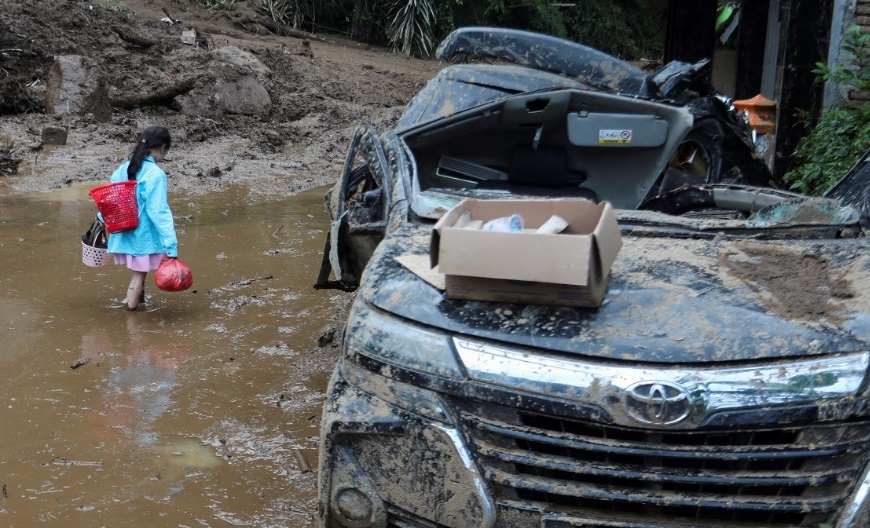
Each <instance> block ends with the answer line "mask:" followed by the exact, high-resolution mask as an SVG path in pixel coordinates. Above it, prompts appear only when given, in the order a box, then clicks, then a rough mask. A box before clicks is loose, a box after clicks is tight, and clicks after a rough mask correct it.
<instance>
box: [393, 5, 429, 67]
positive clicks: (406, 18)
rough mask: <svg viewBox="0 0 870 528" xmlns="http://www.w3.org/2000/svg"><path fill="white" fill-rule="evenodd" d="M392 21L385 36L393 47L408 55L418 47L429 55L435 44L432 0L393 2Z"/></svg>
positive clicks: (423, 53)
mask: <svg viewBox="0 0 870 528" xmlns="http://www.w3.org/2000/svg"><path fill="white" fill-rule="evenodd" d="M392 12H393V13H394V15H393V17H392V22H391V23H390V27H389V28H388V30H387V37H388V38H389V39H390V44H391V45H392V46H393V49H399V50H401V51H402V52H403V53H405V54H406V55H410V54H411V51H412V49H419V50H420V52H421V54H422V55H429V53H430V52H431V51H432V48H433V47H434V46H435V36H434V34H433V31H434V28H435V7H434V5H433V3H432V0H397V1H395V2H394V3H393V6H392Z"/></svg>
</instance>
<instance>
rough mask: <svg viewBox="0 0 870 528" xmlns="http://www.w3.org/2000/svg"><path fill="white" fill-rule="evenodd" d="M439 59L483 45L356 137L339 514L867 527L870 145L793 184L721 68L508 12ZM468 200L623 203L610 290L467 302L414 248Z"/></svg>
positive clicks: (432, 522)
mask: <svg viewBox="0 0 870 528" xmlns="http://www.w3.org/2000/svg"><path fill="white" fill-rule="evenodd" d="M438 53H439V56H440V57H441V58H444V59H446V60H456V59H458V58H463V59H465V58H467V59H469V60H468V61H466V62H464V63H458V64H453V65H451V66H448V67H447V68H445V69H444V70H443V71H442V72H440V73H439V75H438V76H437V77H436V78H434V79H433V80H432V81H431V82H430V83H429V84H428V85H427V86H426V87H424V88H423V89H422V90H421V92H420V93H419V94H418V95H417V96H416V97H415V98H414V100H413V101H411V103H410V104H409V105H408V107H407V109H406V111H405V113H404V115H403V116H402V117H401V118H400V121H399V124H398V126H397V127H396V128H395V129H394V130H391V131H388V132H386V133H384V134H381V135H378V134H377V133H376V132H375V131H374V130H373V129H372V128H371V127H370V126H362V127H360V129H359V131H358V133H357V135H356V137H355V138H354V140H353V142H352V144H351V148H350V152H349V154H348V158H347V161H346V163H345V166H344V170H343V174H342V175H341V178H340V180H339V182H338V183H337V184H336V186H335V187H334V188H333V190H332V191H330V193H328V195H327V206H328V208H329V210H330V212H331V214H332V216H333V222H332V225H331V227H330V231H329V235H328V240H327V244H326V249H325V252H324V260H323V268H322V270H321V274H320V277H319V278H318V287H320V288H327V287H337V288H341V289H347V290H353V289H355V290H357V294H356V298H355V299H354V303H353V306H352V308H351V312H350V315H349V317H348V321H347V323H346V326H345V328H344V331H343V334H342V345H341V347H342V354H341V357H340V359H339V361H338V363H337V365H336V368H335V371H334V373H333V376H332V378H331V380H330V384H329V388H328V392H327V395H326V401H325V404H324V410H323V416H322V422H321V439H320V441H321V444H320V460H319V502H320V523H321V525H322V526H325V527H347V528H368V527H378V528H383V527H403V528H409V527H411V528H443V527H451V528H471V527H475V528H481V527H486V528H489V527H493V528H506V527H520V526H535V527H542V528H572V527H577V528H579V527H584V528H605V527H607V528H615V527H620V528H628V527H630V528H665V527H667V528H675V527H676V528H689V527H692V528H699V527H704V528H724V527H729V528H734V527H737V528H749V527H753V528H754V527H759V526H773V527H782V528H785V527H814V528H825V527H837V528H858V527H865V526H870V465H868V462H870V407H868V405H867V404H868V402H870V376H868V369H870V293H868V292H870V288H868V286H870V252H868V249H870V243H868V239H867V237H866V232H867V227H868V222H870V219H868V205H867V200H868V198H867V187H868V183H867V182H868V181H870V177H868V163H867V162H866V161H867V160H866V156H865V158H864V159H862V161H861V162H860V163H859V164H858V165H857V166H856V167H855V169H853V171H852V172H851V173H850V174H849V175H847V176H846V177H845V178H844V179H843V180H842V182H841V184H839V185H838V186H835V187H834V188H833V189H832V191H831V193H829V195H828V196H826V197H807V196H802V195H800V194H796V193H793V192H789V191H786V190H782V189H781V188H779V187H780V186H779V185H778V182H776V181H774V180H773V178H772V177H771V176H770V174H769V172H768V171H767V170H766V168H765V166H764V164H763V163H762V162H761V161H760V160H759V159H758V157H757V154H756V153H755V152H754V149H753V145H752V141H751V138H750V136H749V132H748V131H747V130H746V128H745V125H744V124H742V123H741V122H740V119H739V116H738V115H736V114H735V113H734V112H733V110H732V109H731V108H730V106H729V104H728V101H727V100H726V99H725V98H723V97H721V95H719V94H716V93H715V92H714V91H711V88H710V87H709V84H708V82H707V81H706V80H705V79H703V77H705V74H704V70H705V65H703V64H700V65H688V64H674V65H668V66H665V68H663V70H662V71H661V72H659V73H657V74H652V75H648V74H646V73H644V72H643V71H641V70H639V69H637V68H634V67H632V66H631V65H629V64H626V63H623V62H621V61H618V60H617V59H614V58H613V57H609V56H606V55H604V54H602V53H600V52H598V51H596V50H591V49H589V48H586V47H584V46H582V45H580V44H576V43H571V42H567V41H562V40H559V39H555V38H553V37H549V36H545V35H538V34H534V33H528V32H521V31H515V30H506V29H494V28H466V29H462V30H458V31H457V32H455V33H454V34H452V35H450V36H449V37H448V38H447V39H446V40H445V41H444V42H443V43H442V44H441V46H440V47H439V51H438ZM480 58H484V59H486V62H477V61H475V59H480ZM469 198H472V199H477V200H499V201H504V200H528V199H553V200H559V199H565V198H571V199H584V200H587V201H588V202H590V203H593V204H608V207H612V208H613V210H614V212H615V218H616V220H617V222H618V227H619V230H618V231H619V233H620V235H619V236H620V237H621V244H622V248H621V250H620V251H619V253H618V255H617V256H616V258H615V259H614V261H613V263H612V266H611V268H610V277H609V283H608V284H607V287H606V291H605V293H604V298H603V301H602V302H601V303H600V306H596V307H576V306H560V305H554V304H536V303H523V302H491V301H478V300H460V299H456V298H451V297H449V296H447V295H446V294H445V291H444V289H443V287H441V286H439V283H438V278H437V276H438V269H437V268H436V269H431V268H430V266H428V265H427V266H422V267H420V268H415V267H414V266H411V265H409V262H425V263H428V262H429V259H430V248H431V241H432V236H433V228H434V226H435V224H436V222H437V221H438V220H439V219H441V218H442V217H444V216H445V215H446V214H447V213H448V212H449V211H451V210H452V209H453V208H454V207H456V206H457V205H458V204H460V203H462V202H463V201H464V200H466V199H469ZM557 236H558V235H557ZM525 257H526V258H529V256H528V255H525ZM548 258H550V256H549V255H546V254H541V255H532V256H531V261H532V262H533V264H534V263H540V264H541V265H543V264H544V263H546V262H547V260H548Z"/></svg>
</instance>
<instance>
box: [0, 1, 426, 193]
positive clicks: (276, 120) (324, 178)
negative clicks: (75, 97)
mask: <svg viewBox="0 0 870 528" xmlns="http://www.w3.org/2000/svg"><path fill="white" fill-rule="evenodd" d="M2 4H3V8H2V10H0V68H2V70H0V141H2V140H5V141H7V142H8V141H11V142H13V144H14V146H15V147H16V148H17V151H16V156H17V157H19V158H21V159H22V163H21V164H20V165H19V167H18V173H17V174H15V175H11V176H9V177H4V178H2V179H0V188H2V189H5V190H6V191H9V192H34V191H37V192H38V191H46V190H50V189H55V188H60V187H63V186H69V185H71V184H73V183H76V182H82V181H95V180H96V181H99V180H102V179H105V178H106V177H107V175H108V174H109V173H110V171H111V170H112V168H113V167H114V166H116V165H117V164H118V163H119V162H120V161H122V160H123V157H124V156H125V155H126V154H127V153H128V152H129V150H130V148H131V146H132V144H133V141H134V140H135V137H136V135H137V133H138V132H139V131H141V130H142V129H143V128H144V127H145V126H148V125H151V124H161V125H164V126H166V127H167V128H169V129H170V131H171V133H172V135H173V137H174V141H175V143H174V146H173V149H172V152H171V155H170V159H169V160H168V161H167V163H166V167H165V168H166V170H167V173H168V174H169V175H170V177H171V178H172V185H173V190H176V191H190V192H220V191H221V190H223V189H224V188H225V187H226V186H230V185H234V184H245V185H247V186H249V187H250V189H251V191H252V192H256V193H263V194H276V193H292V192H297V191H300V190H304V189H308V188H311V187H314V186H319V185H323V184H327V183H329V182H331V181H334V179H335V177H336V171H337V170H338V169H340V166H341V163H342V162H343V161H344V154H345V150H346V148H347V145H348V143H349V141H350V138H351V137H352V135H353V132H354V130H355V129H356V126H358V124H359V123H361V122H363V121H369V122H372V123H373V124H374V125H375V127H376V128H377V129H378V130H384V129H386V128H387V127H389V126H390V125H391V124H392V123H393V122H394V121H395V120H396V119H397V118H398V116H399V114H400V112H401V110H402V108H403V106H404V105H405V104H406V103H407V101H408V100H409V99H410V98H411V97H412V96H413V94H414V93H416V91H417V90H419V88H420V87H421V86H422V85H423V84H424V83H425V82H426V81H427V80H428V79H429V78H430V77H431V76H432V75H433V74H434V73H435V72H437V70H438V69H439V67H440V66H441V65H440V64H439V63H438V62H436V61H429V60H418V59H415V58H412V57H406V56H405V55H402V54H395V53H391V52H389V51H388V50H384V49H380V48H372V47H370V46H367V45H365V44H360V43H355V42H352V41H349V40H347V39H344V38H342V37H341V36H340V35H330V34H309V33H299V32H294V35H296V36H292V37H291V36H278V35H276V34H274V33H272V32H271V31H269V30H268V29H267V28H266V26H268V25H270V22H271V19H270V18H269V17H268V16H266V14H265V12H264V11H263V10H262V9H261V8H260V7H259V6H260V5H262V3H261V2H255V1H253V0H248V1H243V2H238V3H233V4H227V5H226V7H225V8H224V9H221V10H208V9H203V8H202V7H201V6H200V5H199V4H198V3H197V2H195V1H193V0H164V1H151V0H95V1H93V2H85V1H70V0H2ZM163 9H165V10H166V11H164V10H163ZM166 12H168V13H169V14H170V15H172V18H173V19H176V20H180V21H181V23H177V24H169V23H167V22H162V21H161V19H162V18H168V17H166ZM191 29H192V30H194V31H196V34H197V39H196V44H195V45H187V44H184V43H183V42H182V40H181V37H182V33H183V32H184V31H189V30H191ZM300 37H304V38H300ZM226 46H236V47H239V48H241V49H243V50H247V51H250V52H251V53H253V55H254V56H255V57H256V58H257V59H259V61H260V62H262V63H263V64H264V65H265V66H267V67H268V68H269V69H270V70H271V75H270V76H268V78H266V79H264V83H263V85H264V87H265V88H266V89H267V91H268V93H269V95H270V96H271V100H272V106H271V108H270V110H269V111H268V112H267V113H266V114H264V115H253V116H249V115H239V114H231V113H226V112H221V111H219V110H215V109H214V105H213V104H212V103H213V101H209V100H208V96H209V92H208V87H209V86H208V85H209V83H213V82H214V78H213V77H212V76H211V75H210V74H209V67H210V64H211V63H212V60H211V57H212V52H213V51H214V50H215V49H218V48H221V47H226ZM57 55H82V56H85V57H90V58H93V59H95V60H96V62H97V63H98V65H99V70H100V72H101V74H102V75H103V76H104V78H105V81H106V84H107V85H108V96H109V99H110V100H111V101H112V103H113V105H112V112H111V117H110V119H108V120H107V121H105V122H101V121H100V120H98V119H97V118H95V117H94V116H93V115H66V114H64V115H59V116H58V115H46V114H45V113H44V112H45V104H44V100H45V93H46V81H47V78H48V75H49V70H50V68H51V65H52V63H53V61H54V57H55V56H57ZM179 79H184V80H191V86H192V87H191V89H190V91H189V92H187V93H185V94H181V95H180V96H179V97H176V98H164V99H162V100H157V101H151V103H150V104H149V105H148V106H139V107H133V108H121V107H119V105H121V106H129V101H130V100H131V99H133V100H135V98H136V96H137V95H138V96H143V95H146V94H148V93H149V91H150V90H153V89H154V87H157V86H164V85H166V83H171V82H177V81H179ZM46 125H62V126H64V127H67V128H68V130H69V139H68V142H67V144H66V145H65V146H64V147H48V146H46V147H41V138H40V134H41V132H42V129H43V127H45V126H46Z"/></svg>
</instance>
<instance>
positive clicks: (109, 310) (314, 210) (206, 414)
mask: <svg viewBox="0 0 870 528" xmlns="http://www.w3.org/2000/svg"><path fill="white" fill-rule="evenodd" d="M92 186H93V185H87V186H84V187H82V186H79V187H75V188H71V189H66V190H64V191H59V192H57V193H52V194H46V195H39V196H36V197H29V198H21V197H15V198H9V197H5V198H0V251H2V254H3V258H2V260H0V285H2V295H3V297H2V303H0V316H2V321H3V322H2V330H0V332H2V334H0V358H2V361H3V368H2V369H0V387H2V392H0V396H2V401H0V403H2V405H0V428H2V431H3V438H2V440H3V449H2V450H0V484H2V485H3V489H4V493H3V496H2V498H0V525H5V526H41V525H46V526H60V525H62V524H64V523H65V524H67V525H70V526H117V525H119V524H122V523H123V525H124V526H127V527H138V526H142V527H146V526H147V527H151V526H178V527H184V526H190V527H193V526H224V525H229V526H257V527H273V526H274V527H278V526H313V525H314V517H315V514H316V513H315V512H316V487H315V475H314V473H313V472H310V471H305V469H307V468H305V466H306V465H308V466H309V467H310V468H312V469H316V466H317V439H318V435H319V431H318V425H319V417H320V406H321V404H322V394H323V390H324V389H325V387H326V382H327V378H328V376H329V374H330V372H331V368H332V364H333V357H334V354H335V353H334V351H333V350H334V349H332V348H327V349H317V338H318V336H319V335H320V334H321V332H322V330H323V328H324V327H325V326H327V325H328V324H329V323H330V320H331V317H332V316H333V315H334V314H335V313H336V311H337V310H339V308H340V306H342V305H343V304H344V303H345V302H346V301H347V296H346V294H341V293H329V292H316V291H315V290H314V289H313V288H312V284H313V283H314V280H315V278H316V275H317V271H318V269H319V266H320V261H321V251H322V249H323V242H324V239H325V231H324V229H325V228H326V226H327V225H328V219H327V216H326V214H325V212H324V208H323V198H322V197H323V192H324V189H317V190H314V191H310V192H306V193H303V194H300V195H297V196H294V197H288V198H280V199H274V200H268V199H264V198H262V197H256V198H254V197H248V196H247V194H246V191H245V190H244V189H241V188H240V189H233V190H227V191H226V192H224V193H223V194H220V195H214V194H212V195H209V196H205V197H189V198H188V197H181V196H177V195H171V196H170V203H171V205H172V207H173V213H174V214H175V217H176V227H177V229H178V234H179V255H180V257H181V259H182V260H183V261H185V262H186V263H187V264H188V265H189V266H190V267H191V269H192V270H193V273H194V285H193V288H192V289H191V290H188V291H186V292H180V293H166V292H161V291H158V290H157V289H156V287H154V284H153V274H149V276H148V282H147V283H146V290H147V296H148V297H147V304H146V309H145V310H141V309H140V311H138V312H133V313H130V312H126V311H125V310H124V309H123V308H122V307H121V299H122V297H123V295H124V292H125V288H126V285H127V283H128V282H129V272H128V271H127V270H126V269H125V268H122V267H120V266H115V265H114V264H109V265H108V266H106V267H103V268H88V267H85V266H84V265H83V264H82V262H81V243H80V236H81V234H82V233H83V232H84V231H85V229H86V228H87V227H88V225H89V224H90V221H91V219H92V215H93V213H94V211H95V210H94V207H93V202H92V201H91V199H90V198H89V197H88V196H87V191H88V189H90V188H91V187H92ZM249 202H250V203H249ZM269 277H271V278H269ZM83 357H88V358H90V362H88V363H87V364H85V365H84V366H81V367H79V368H76V369H72V368H71V365H72V364H74V363H76V362H77V361H78V360H79V359H80V358H83ZM300 454H301V455H302V457H303V458H304V460H303V461H300V458H299V455H300Z"/></svg>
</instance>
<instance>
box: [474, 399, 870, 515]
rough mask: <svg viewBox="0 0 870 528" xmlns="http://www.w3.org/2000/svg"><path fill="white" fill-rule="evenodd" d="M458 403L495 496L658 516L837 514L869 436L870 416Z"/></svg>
mask: <svg viewBox="0 0 870 528" xmlns="http://www.w3.org/2000/svg"><path fill="white" fill-rule="evenodd" d="M459 407H460V408H461V409H463V410H461V412H460V416H461V417H462V420H463V422H464V424H465V426H466V431H467V432H468V434H469V435H470V436H471V440H472V444H473V446H474V450H475V453H476V456H477V457H478V461H479V462H480V464H481V467H482V468H483V470H484V473H485V475H486V478H487V479H488V480H489V482H490V484H491V485H492V488H493V489H494V490H495V491H496V493H497V495H498V496H499V500H503V501H505V500H506V501H523V502H526V503H528V504H530V505H532V506H533V507H535V508H539V509H541V510H542V511H554V510H559V511H565V510H566V508H567V509H568V510H569V511H571V512H573V513H574V514H575V515H581V516H587V517H588V518H602V516H603V517H606V518H608V519H614V518H620V519H625V520H627V521H629V520H638V519H642V520H643V521H644V522H645V523H650V522H651V523H660V524H661V525H662V526H676V525H677V524H678V523H679V524H682V523H687V524H691V525H692V526H696V525H698V524H697V521H698V520H703V521H704V523H703V526H734V527H738V526H757V525H758V524H763V525H764V526H773V527H785V526H816V525H817V524H819V523H826V522H831V520H832V518H833V516H834V514H835V513H836V512H837V511H838V510H839V508H840V507H841V506H842V504H843V501H844V500H845V498H846V497H847V496H848V495H849V494H850V493H851V491H852V487H853V486H854V483H855V481H856V480H857V479H858V475H859V471H860V470H861V469H862V468H863V466H864V463H865V462H866V461H865V460H864V458H863V453H864V452H865V451H866V445H867V442H868V436H870V424H867V423H863V422H861V423H836V424H806V425H802V426H791V425H790V426H788V427H782V428H765V429H758V430H752V429H728V430H698V431H674V432H671V431H661V430H641V429H631V428H624V427H616V426H608V425H600V424H592V423H583V422H578V421H571V420H565V419H560V418H554V417H552V416H547V415H542V414H533V413H520V412H517V411H516V410H513V409H509V408H505V407H496V406H492V405H486V404H479V402H478V403H476V404H473V405H468V406H463V405H461V404H460V405H459ZM463 407H464V408H463ZM693 521H694V522H693ZM655 525H659V524H655Z"/></svg>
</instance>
